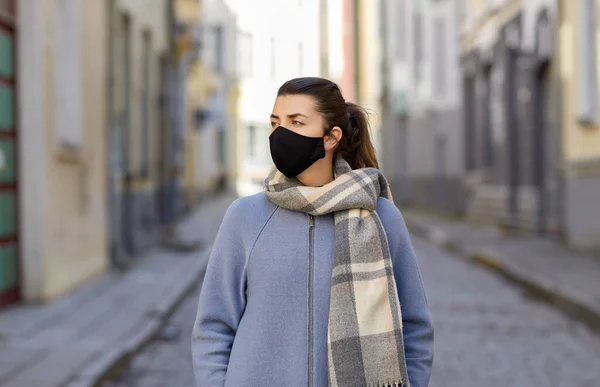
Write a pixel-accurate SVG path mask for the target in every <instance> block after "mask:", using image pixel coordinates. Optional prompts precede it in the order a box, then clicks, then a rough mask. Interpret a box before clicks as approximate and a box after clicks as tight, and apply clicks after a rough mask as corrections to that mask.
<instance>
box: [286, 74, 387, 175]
mask: <svg viewBox="0 0 600 387" xmlns="http://www.w3.org/2000/svg"><path fill="white" fill-rule="evenodd" d="M298 94H300V95H308V96H311V97H313V98H314V99H315V101H316V110H317V111H318V112H319V113H321V114H322V115H323V118H324V119H325V125H326V127H325V128H324V129H325V133H326V134H328V133H329V132H330V131H331V129H333V128H334V127H336V126H338V127H339V128H340V129H342V140H341V141H340V143H339V144H338V147H337V148H336V150H335V155H338V154H340V155H341V156H342V157H343V158H344V160H346V161H347V162H348V164H350V167H351V168H352V169H358V168H379V163H378V162H377V157H376V155H375V148H374V147H373V143H372V141H371V135H370V130H369V120H368V115H367V112H366V111H365V109H364V108H363V107H361V106H359V105H357V104H354V103H352V102H346V101H345V100H344V97H343V96H342V92H341V90H340V88H339V86H338V85H337V84H336V83H334V82H331V81H330V80H327V79H324V78H318V77H304V78H295V79H292V80H289V81H287V82H286V83H284V84H283V85H282V86H281V87H280V88H279V91H278V92H277V96H278V97H279V96H285V95H298Z"/></svg>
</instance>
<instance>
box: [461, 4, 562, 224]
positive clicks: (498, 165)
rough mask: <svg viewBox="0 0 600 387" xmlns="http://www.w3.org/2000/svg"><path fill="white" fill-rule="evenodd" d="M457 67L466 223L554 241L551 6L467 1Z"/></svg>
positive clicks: (555, 89) (557, 192) (556, 128)
mask: <svg viewBox="0 0 600 387" xmlns="http://www.w3.org/2000/svg"><path fill="white" fill-rule="evenodd" d="M463 9H464V10H465V11H464V13H463V18H464V22H463V24H464V26H465V27H464V30H463V35H462V39H461V49H462V56H461V65H462V82H463V95H464V100H465V105H464V110H463V113H464V120H465V121H464V122H465V126H464V129H465V137H464V142H465V166H466V169H467V179H466V180H467V181H468V189H469V196H468V197H469V207H468V215H469V217H470V219H472V220H474V221H478V222H486V223H492V224H497V225H500V226H502V227H504V228H506V229H509V230H529V231H534V230H535V231H536V232H538V233H550V234H555V235H558V234H560V233H561V232H562V230H563V225H562V221H561V213H562V210H561V207H562V203H561V201H562V199H561V189H562V188H561V187H562V185H561V177H560V171H559V169H560V168H559V163H560V158H561V156H560V149H559V144H560V123H559V116H558V114H557V113H558V111H559V109H556V108H555V107H556V106H559V103H560V98H559V97H560V89H559V81H558V80H559V74H558V67H557V65H556V60H555V55H556V52H555V44H554V43H553V42H555V41H556V39H555V38H554V36H553V35H554V34H555V31H557V22H556V5H555V2H554V1H530V2H521V1H509V0H506V1H495V2H490V3H485V2H473V3H472V4H470V3H465V5H464V8H463Z"/></svg>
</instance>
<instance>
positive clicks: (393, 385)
mask: <svg viewBox="0 0 600 387" xmlns="http://www.w3.org/2000/svg"><path fill="white" fill-rule="evenodd" d="M367 387H408V385H406V384H404V383H402V382H387V383H383V384H382V383H381V382H377V383H376V384H375V383H371V384H368V385H367Z"/></svg>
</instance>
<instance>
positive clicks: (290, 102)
mask: <svg viewBox="0 0 600 387" xmlns="http://www.w3.org/2000/svg"><path fill="white" fill-rule="evenodd" d="M297 113H300V114H304V115H306V116H311V115H315V113H316V111H315V101H314V99H313V97H311V96H308V95H301V94H295V95H282V96H279V97H277V99H276V100H275V105H274V106H273V114H274V115H277V116H279V117H282V115H289V114H297Z"/></svg>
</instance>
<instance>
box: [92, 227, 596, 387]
mask: <svg viewBox="0 0 600 387" xmlns="http://www.w3.org/2000/svg"><path fill="white" fill-rule="evenodd" d="M413 243H414V246H415V249H416V251H417V254H418V257H419V264H420V268H421V272H422V275H423V280H424V282H425V286H426V288H427V295H428V299H429V305H430V307H431V310H432V313H433V318H434V320H435V324H436V337H435V345H436V349H435V361H434V369H433V375H432V379H431V383H430V387H454V386H456V387H482V386H486V387H506V386H515V387H543V386H555V387H594V386H598V380H600V369H599V367H598V365H599V364H600V336H598V335H597V334H594V333H592V332H590V331H589V330H587V329H586V328H585V327H584V326H583V325H582V324H580V323H579V322H576V321H573V320H570V319H568V318H566V317H564V316H563V315H561V314H560V313H558V312H556V311H555V310H554V309H552V307H550V306H547V305H545V304H543V303H540V302H538V301H535V300H532V299H529V298H528V297H526V296H525V295H523V294H522V292H521V291H520V290H518V289H516V288H514V286H513V285H511V284H509V283H507V282H505V281H504V280H502V279H500V278H498V277H496V276H495V275H493V274H490V273H488V272H487V271H485V269H483V268H479V267H475V266H472V265H471V264H469V263H467V262H464V261H462V260H460V259H458V258H456V257H452V256H449V255H448V253H446V252H443V251H441V250H439V249H438V248H437V247H435V246H433V245H431V244H429V243H427V242H425V241H423V240H422V239H419V238H413ZM197 294H198V289H196V290H195V291H194V292H193V294H191V295H190V296H189V297H188V298H187V299H186V300H185V302H183V304H182V305H181V307H180V308H179V309H178V311H177V312H176V313H175V314H174V316H173V317H172V319H171V324H172V325H173V326H176V327H178V328H179V329H180V330H181V332H180V335H179V337H178V339H176V340H173V341H156V342H155V343H154V344H152V345H151V346H149V347H148V348H147V349H146V350H144V351H143V352H142V353H141V354H139V355H138V356H137V357H136V358H135V359H134V360H133V361H132V363H131V365H130V367H129V368H128V369H127V370H125V371H124V372H123V374H122V375H120V376H119V377H118V378H117V379H116V380H114V381H113V382H107V383H105V384H104V387H158V386H161V387H162V386H169V387H171V386H172V387H184V386H185V387H190V386H193V385H194V377H193V370H192V366H191V350H190V343H189V342H190V341H189V338H190V335H191V329H192V324H193V321H194V315H195V312H196V299H197Z"/></svg>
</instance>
